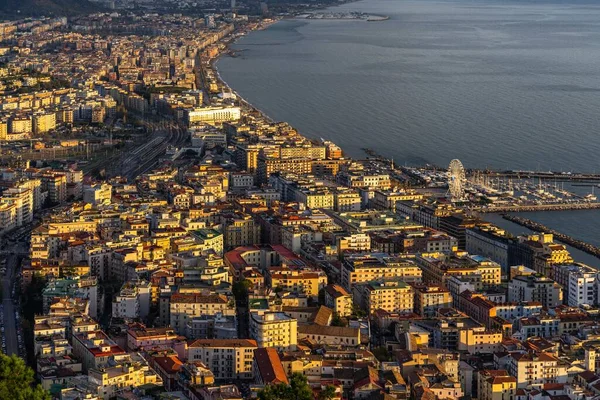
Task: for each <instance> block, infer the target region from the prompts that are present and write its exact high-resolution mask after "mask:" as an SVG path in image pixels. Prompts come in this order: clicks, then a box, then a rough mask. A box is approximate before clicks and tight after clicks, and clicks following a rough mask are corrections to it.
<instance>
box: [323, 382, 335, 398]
mask: <svg viewBox="0 0 600 400" xmlns="http://www.w3.org/2000/svg"><path fill="white" fill-rule="evenodd" d="M334 397H335V386H333V385H327V386H325V389H323V390H321V393H319V400H332V399H333V398H334Z"/></svg>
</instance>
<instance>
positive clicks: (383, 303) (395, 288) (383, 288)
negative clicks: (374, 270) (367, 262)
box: [353, 281, 414, 315]
mask: <svg viewBox="0 0 600 400" xmlns="http://www.w3.org/2000/svg"><path fill="white" fill-rule="evenodd" d="M353 298H354V303H355V304H356V305H357V306H358V307H359V308H360V309H362V310H364V311H366V312H367V313H368V314H369V315H371V314H373V313H375V311H376V310H385V311H388V312H393V313H398V314H412V313H413V309H414V292H413V289H412V287H411V286H410V285H408V284H407V283H405V282H402V281H385V282H369V283H363V284H357V285H354V287H353Z"/></svg>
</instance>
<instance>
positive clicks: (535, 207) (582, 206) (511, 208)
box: [470, 202, 600, 213]
mask: <svg viewBox="0 0 600 400" xmlns="http://www.w3.org/2000/svg"><path fill="white" fill-rule="evenodd" d="M470 209H471V210H473V211H477V212H480V213H508V212H529V211H568V210H597V209H600V203H596V202H594V203H592V202H589V203H588V202H586V203H583V202H581V203H555V204H528V205H507V206H502V205H499V206H494V205H491V206H487V207H470Z"/></svg>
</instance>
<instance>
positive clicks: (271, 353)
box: [254, 347, 288, 384]
mask: <svg viewBox="0 0 600 400" xmlns="http://www.w3.org/2000/svg"><path fill="white" fill-rule="evenodd" d="M254 362H255V363H256V365H257V366H258V371H259V373H260V376H261V378H262V381H263V383H265V384H269V383H271V384H277V383H285V384H287V383H288V378H287V375H286V374H285V370H284V369H283V365H282V364H281V359H280V358H279V354H277V350H275V349H274V348H272V347H267V348H261V349H256V350H254Z"/></svg>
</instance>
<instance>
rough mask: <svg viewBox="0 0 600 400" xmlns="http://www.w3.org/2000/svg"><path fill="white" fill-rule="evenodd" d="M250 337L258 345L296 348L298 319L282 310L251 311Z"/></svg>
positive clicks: (281, 348)
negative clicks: (262, 312)
mask: <svg viewBox="0 0 600 400" xmlns="http://www.w3.org/2000/svg"><path fill="white" fill-rule="evenodd" d="M250 337H252V339H254V340H256V342H257V343H258V347H275V348H277V349H279V350H295V349H296V345H297V343H298V321H297V320H296V319H295V318H292V317H290V316H289V315H287V314H285V313H282V312H266V313H264V314H259V313H255V312H252V313H250Z"/></svg>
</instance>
